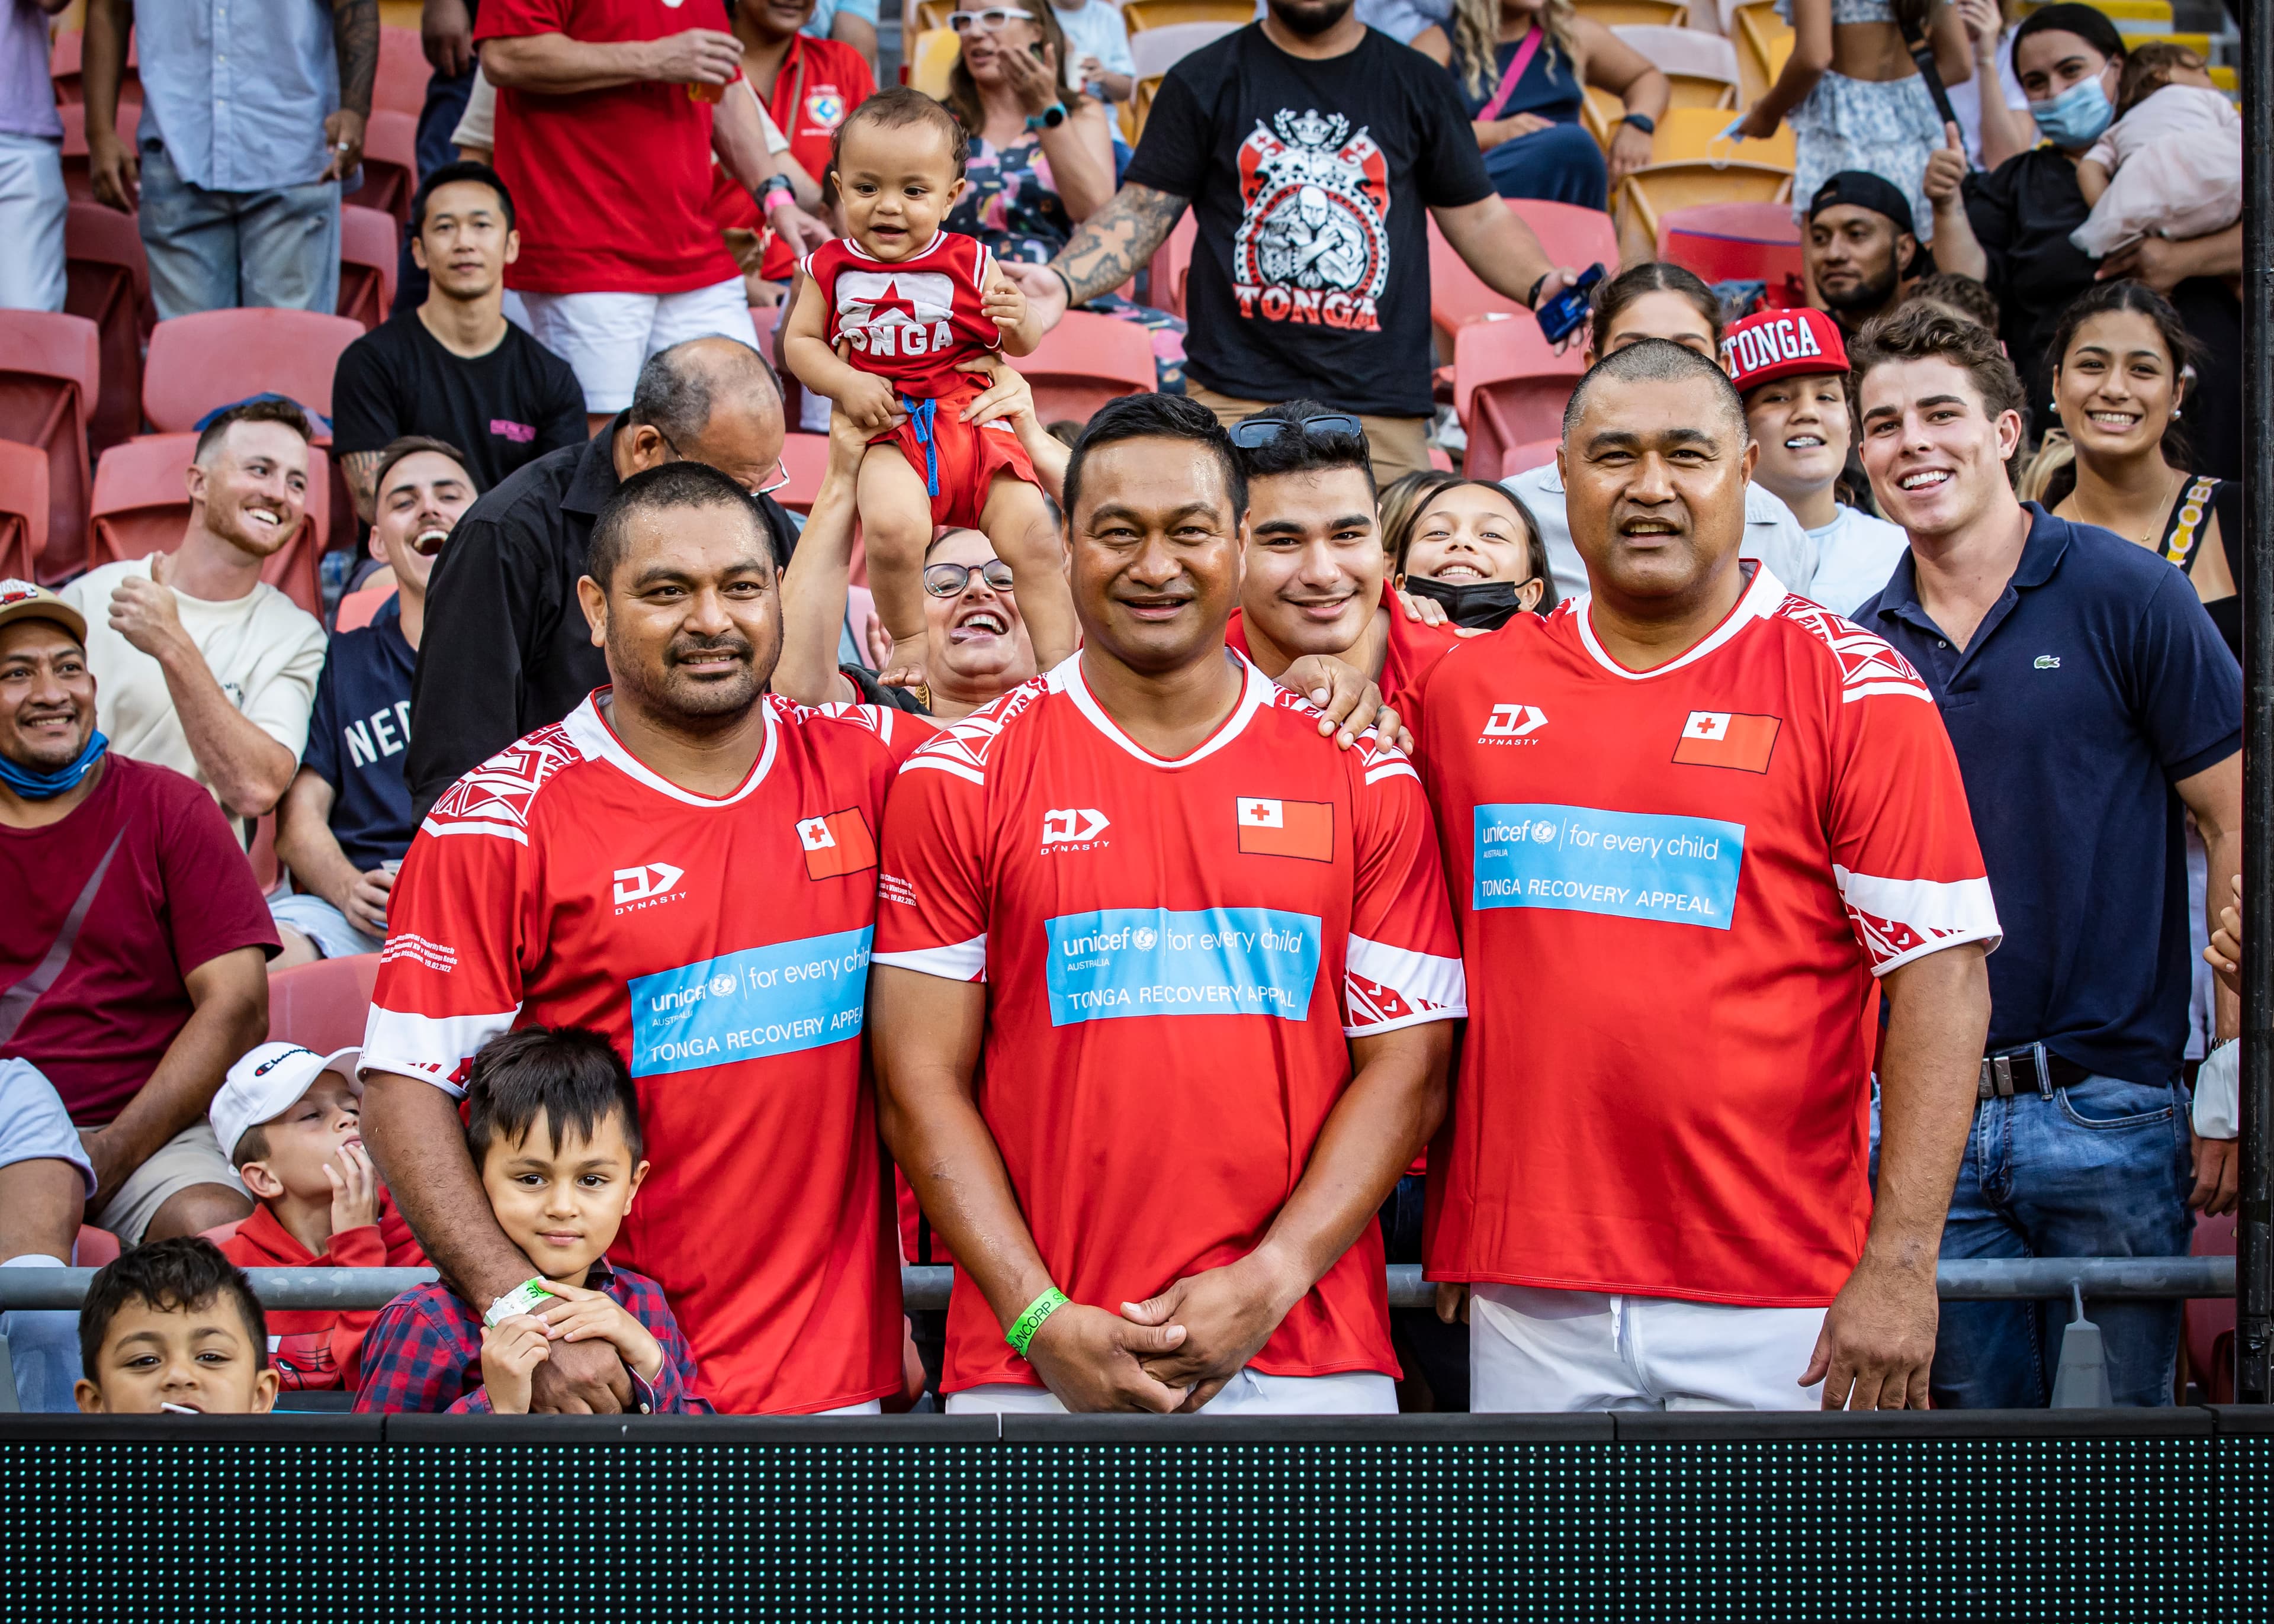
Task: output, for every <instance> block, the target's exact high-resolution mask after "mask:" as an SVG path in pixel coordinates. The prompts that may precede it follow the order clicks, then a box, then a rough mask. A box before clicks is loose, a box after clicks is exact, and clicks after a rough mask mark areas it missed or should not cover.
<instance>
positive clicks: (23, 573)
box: [0, 440, 48, 581]
mask: <svg viewBox="0 0 2274 1624" xmlns="http://www.w3.org/2000/svg"><path fill="white" fill-rule="evenodd" d="M47 550H48V455H47V453H46V452H44V451H42V450H41V449H40V448H39V447H37V446H19V445H18V444H17V443H16V442H15V441H14V440H0V580H8V581H31V580H35V579H37V576H36V575H35V574H34V571H36V570H37V569H38V568H39V567H40V559H41V556H42V555H43V554H44V553H46V552H47Z"/></svg>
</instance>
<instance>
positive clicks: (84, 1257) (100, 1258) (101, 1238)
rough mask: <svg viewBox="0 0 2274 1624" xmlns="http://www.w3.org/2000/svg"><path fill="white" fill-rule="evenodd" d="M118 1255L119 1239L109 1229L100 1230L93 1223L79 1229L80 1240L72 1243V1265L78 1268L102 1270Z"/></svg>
mask: <svg viewBox="0 0 2274 1624" xmlns="http://www.w3.org/2000/svg"><path fill="white" fill-rule="evenodd" d="M117 1255H118V1237H117V1236H116V1235H113V1234H112V1233H111V1232H110V1231H109V1230H108V1229H96V1228H95V1227H94V1225H93V1224H91V1223H83V1224H81V1225H79V1239H78V1240H76V1241H74V1242H72V1267H76V1268H101V1267H102V1266H103V1265H104V1264H106V1263H108V1262H109V1261H110V1260H111V1259H114V1258H116V1257H117Z"/></svg>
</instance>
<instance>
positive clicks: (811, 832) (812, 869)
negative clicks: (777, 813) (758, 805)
mask: <svg viewBox="0 0 2274 1624" xmlns="http://www.w3.org/2000/svg"><path fill="white" fill-rule="evenodd" d="M797 843H798V844H799V845H800V846H803V847H804V848H805V877H806V878H808V879H809V880H833V879H835V878H836V877H837V876H840V875H843V874H859V873H860V872H862V870H863V869H866V868H875V867H876V866H877V838H876V837H875V836H874V835H872V834H870V832H869V821H868V819H866V818H864V817H862V816H861V808H858V807H847V808H846V809H845V810H844V811H842V812H832V813H829V814H827V815H826V816H822V817H808V818H801V819H799V820H798V825H797Z"/></svg>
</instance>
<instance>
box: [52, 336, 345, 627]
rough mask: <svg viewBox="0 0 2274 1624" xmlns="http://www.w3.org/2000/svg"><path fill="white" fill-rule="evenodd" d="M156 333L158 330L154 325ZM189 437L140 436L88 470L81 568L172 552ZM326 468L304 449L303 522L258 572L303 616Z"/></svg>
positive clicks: (182, 513)
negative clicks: (89, 499)
mask: <svg viewBox="0 0 2274 1624" xmlns="http://www.w3.org/2000/svg"><path fill="white" fill-rule="evenodd" d="M161 325H162V324H161ZM197 448H198V437H197V436H196V435H194V434H145V435H143V436H142V437H141V438H140V439H139V440H128V441H127V442H126V443H125V444H124V445H123V446H113V447H111V448H110V449H109V450H108V451H106V452H104V453H103V454H102V461H100V462H97V463H96V464H95V465H94V501H93V503H92V504H91V509H92V517H91V519H90V520H89V523H88V526H87V568H90V569H92V568H95V567H96V566H97V565H101V564H109V563H111V562H113V561H115V560H118V559H131V558H142V557H145V556H147V554H149V553H171V552H172V551H173V550H174V549H175V548H176V547H178V546H180V545H182V530H183V527H184V525H186V524H187V523H189V518H190V492H189V487H188V486H187V485H185V484H184V481H183V475H184V472H185V471H186V470H187V469H188V468H189V466H190V459H191V458H192V456H194V455H196V454H197ZM330 492H331V462H330V459H329V458H328V457H327V456H326V455H324V453H323V451H322V449H321V447H313V446H312V447H309V449H308V516H307V519H306V521H305V523H303V524H302V525H301V527H300V533H299V534H298V535H297V536H295V537H294V538H292V539H291V540H290V541H289V542H287V543H286V544H285V545H283V546H282V547H281V548H279V549H278V550H277V551H276V553H275V555H274V556H273V557H271V558H270V559H269V560H268V561H267V563H266V564H264V565H262V566H261V568H260V578H261V579H262V580H263V581H266V582H267V583H268V584H269V585H271V586H273V587H275V588H277V589H278V590H281V591H282V592H283V593H284V595H285V596H286V597H288V598H290V599H291V600H292V601H293V602H294V603H296V604H297V605H300V607H301V608H303V609H305V610H306V611H307V612H308V613H310V614H312V615H318V616H320V615H321V614H322V613H323V601H324V600H323V594H322V591H321V590H320V588H319V586H318V584H317V581H316V560H318V559H319V558H320V557H321V556H322V555H323V551H324V543H325V540H326V538H327V537H328V534H329V530H330V526H329V524H328V518H329V515H330V511H331V500H330Z"/></svg>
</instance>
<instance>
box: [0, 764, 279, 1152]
mask: <svg viewBox="0 0 2274 1624" xmlns="http://www.w3.org/2000/svg"><path fill="white" fill-rule="evenodd" d="M0 897H5V898H7V899H8V914H7V926H6V929H0V1059H9V1060H27V1061H29V1062H31V1064H34V1065H35V1066H37V1067H38V1068H39V1069H40V1071H41V1075H42V1076H44V1077H45V1078H46V1079H48V1081H49V1082H50V1083H52V1084H54V1085H55V1088H56V1093H57V1094H61V1095H62V1096H63V1101H64V1105H65V1106H66V1107H67V1108H68V1109H70V1111H71V1115H72V1121H73V1122H75V1123H77V1124H79V1125H80V1126H81V1127H88V1128H91V1127H99V1126H101V1125H102V1124H104V1123H107V1122H109V1120H110V1119H111V1118H112V1117H114V1116H117V1115H118V1113H119V1111H120V1110H121V1109H124V1106H125V1104H126V1102H127V1101H129V1100H131V1099H132V1098H133V1097H134V1095H135V1093H136V1092H137V1091H138V1090H139V1089H140V1087H141V1086H142V1085H143V1084H144V1083H146V1082H147V1081H148V1080H149V1078H150V1073H151V1072H152V1071H154V1070H156V1069H157V1065H158V1062H159V1060H160V1059H161V1058H162V1057H163V1056H164V1055H165V1053H166V1050H167V1049H168V1047H169V1045H171V1044H172V1042H173V1041H174V1038H175V1036H176V1035H177V1034H178V1033H179V1032H180V1031H181V1029H182V1027H183V1026H184V1025H186V1024H187V1023H188V1021H189V1019H190V1014H191V1011H192V1004H191V1003H190V992H189V988H188V986H187V985H186V984H185V982H184V977H185V976H187V975H188V974H189V973H190V972H191V971H192V970H194V969H196V968H197V967H198V966H200V965H201V964H205V963H207V962H208V961H209V960H212V959H218V958H220V957H221V956H222V954H223V953H233V952H235V951H237V949H239V948H241V947H263V948H266V949H267V950H268V951H269V952H271V953H272V954H273V953H274V952H275V951H276V945H277V944H276V926H275V922H274V921H271V920H270V919H269V917H268V904H267V901H265V900H264V899H263V898H262V897H261V895H260V885H259V884H257V883H255V882H254V880H253V877H252V868H251V866H250V865H248V864H247V863H246V862H245V853H244V851H243V850H242V849H241V848H240V847H239V846H237V837H236V836H235V835H233V834H231V833H230V828H229V823H228V821H227V820H226V819H225V818H224V817H223V816H222V810H221V808H219V807H217V806H215V804H214V799H213V797H212V796H211V795H209V794H207V793H206V792H205V791H204V790H203V789H202V788H200V787H199V786H198V785H196V784H194V783H192V781H191V780H190V779H188V778H184V777H183V776H182V775H181V774H180V773H178V772H176V771H173V770H172V769H171V768H168V767H158V766H153V765H150V764H149V763H145V762H138V761H130V760H128V759H127V758H126V757H125V756H121V755H119V754H117V752H116V751H113V752H112V753H111V754H109V755H108V756H104V757H103V760H102V778H101V779H100V780H99V781H98V782H97V783H96V785H95V786H94V790H93V791H92V792H91V793H89V794H88V796H87V799H86V800H85V801H81V802H80V803H79V805H78V806H77V807H75V808H72V812H71V814H70V816H67V817H65V818H64V820H63V821H62V822H61V823H50V824H49V825H48V826H47V827H46V828H44V829H11V828H9V827H7V826H6V825H4V824H0ZM27 1001H28V1002H29V1004H30V1007H29V1008H28V1009H25V1008H23V1007H22V1005H23V1004H25V1003H26V1002H27Z"/></svg>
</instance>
